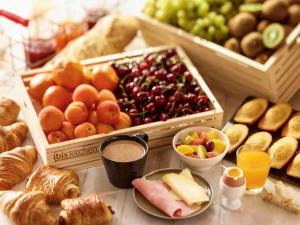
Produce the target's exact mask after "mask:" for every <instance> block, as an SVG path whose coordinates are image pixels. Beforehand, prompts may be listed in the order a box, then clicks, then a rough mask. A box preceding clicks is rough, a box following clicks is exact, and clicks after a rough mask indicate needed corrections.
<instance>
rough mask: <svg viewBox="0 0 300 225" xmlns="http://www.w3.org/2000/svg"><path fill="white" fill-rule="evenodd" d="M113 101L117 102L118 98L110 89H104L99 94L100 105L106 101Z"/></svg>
mask: <svg viewBox="0 0 300 225" xmlns="http://www.w3.org/2000/svg"><path fill="white" fill-rule="evenodd" d="M105 100H111V101H113V102H117V99H116V96H115V95H114V93H112V92H111V91H110V90H108V89H102V90H101V91H100V92H99V94H98V104H99V103H101V102H103V101H105Z"/></svg>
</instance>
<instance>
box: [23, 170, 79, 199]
mask: <svg viewBox="0 0 300 225" xmlns="http://www.w3.org/2000/svg"><path fill="white" fill-rule="evenodd" d="M78 186H79V178H78V176H77V174H76V173H75V172H74V171H71V170H64V169H57V168H54V167H50V166H41V167H40V168H38V169H37V170H36V171H35V172H34V173H33V174H32V175H31V176H30V178H29V180H28V182H27V184H26V189H27V190H29V191H43V192H44V193H46V195H47V202H49V203H59V202H61V201H62V200H63V199H66V198H75V197H78V196H79V194H80V190H79V187H78Z"/></svg>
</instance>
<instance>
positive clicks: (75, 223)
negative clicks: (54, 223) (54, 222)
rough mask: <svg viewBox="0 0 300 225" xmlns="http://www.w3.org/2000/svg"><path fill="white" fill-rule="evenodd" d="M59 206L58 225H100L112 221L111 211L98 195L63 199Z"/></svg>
mask: <svg viewBox="0 0 300 225" xmlns="http://www.w3.org/2000/svg"><path fill="white" fill-rule="evenodd" d="M60 206H61V208H62V211H61V212H60V214H59V224H60V225H101V224H104V223H106V222H109V221H110V220H111V219H112V210H111V209H110V207H108V206H106V204H105V203H104V202H103V201H102V200H101V198H100V196H99V195H98V194H91V195H88V196H85V197H80V198H74V199H65V200H63V201H62V202H61V204H60Z"/></svg>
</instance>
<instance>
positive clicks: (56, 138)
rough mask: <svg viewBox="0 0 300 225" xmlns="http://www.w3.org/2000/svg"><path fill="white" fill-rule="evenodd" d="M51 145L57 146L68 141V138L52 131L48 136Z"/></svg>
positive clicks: (61, 133) (59, 132)
mask: <svg viewBox="0 0 300 225" xmlns="http://www.w3.org/2000/svg"><path fill="white" fill-rule="evenodd" d="M47 140H48V142H49V144H55V143H59V142H63V141H67V140H68V138H67V136H66V135H65V134H64V133H63V132H61V131H52V132H50V133H49V134H48V135H47Z"/></svg>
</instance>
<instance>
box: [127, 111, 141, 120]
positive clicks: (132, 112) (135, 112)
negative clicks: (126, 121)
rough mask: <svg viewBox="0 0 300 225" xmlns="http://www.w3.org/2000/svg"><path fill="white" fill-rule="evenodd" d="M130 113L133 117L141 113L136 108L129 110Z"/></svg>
mask: <svg viewBox="0 0 300 225" xmlns="http://www.w3.org/2000/svg"><path fill="white" fill-rule="evenodd" d="M128 115H129V116H130V118H131V119H134V118H135V117H137V116H138V115H139V113H138V111H137V110H136V109H130V110H129V111H128Z"/></svg>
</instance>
